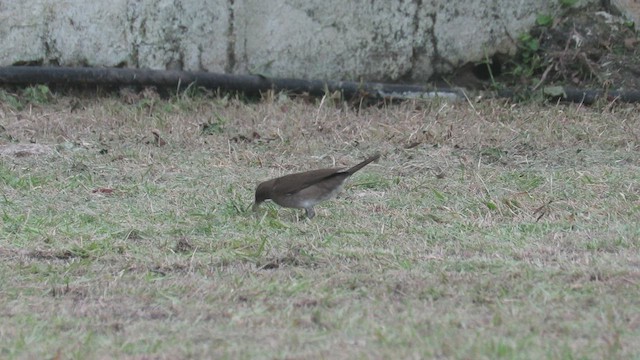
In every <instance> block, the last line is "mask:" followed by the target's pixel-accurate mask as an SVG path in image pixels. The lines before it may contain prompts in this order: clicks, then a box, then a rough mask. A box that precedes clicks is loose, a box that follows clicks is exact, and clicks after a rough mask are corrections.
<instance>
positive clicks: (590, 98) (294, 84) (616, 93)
mask: <svg viewBox="0 0 640 360" xmlns="http://www.w3.org/2000/svg"><path fill="white" fill-rule="evenodd" d="M0 84H15V85H33V84H59V85H107V86H109V85H111V86H131V85H134V86H157V87H171V88H176V89H185V88H187V87H188V86H189V85H191V84H194V85H197V86H202V87H205V88H208V89H214V90H215V89H220V90H223V91H238V92H243V93H245V94H247V95H258V94H260V93H261V92H265V91H268V90H275V91H287V92H291V93H308V94H310V95H312V96H322V95H324V94H326V93H327V91H329V92H334V91H341V92H342V94H343V95H344V96H345V97H347V98H352V97H356V96H361V97H367V98H378V99H415V98H433V97H445V98H453V99H464V98H465V97H466V95H465V93H464V92H463V91H462V90H461V89H456V88H436V89H434V88H431V87H427V86H423V85H404V84H384V83H369V82H354V81H322V80H301V79H279V78H268V77H264V76H258V75H228V74H216V73H209V72H189V71H178V70H166V71H164V70H143V69H121V68H69V67H43V66H7V67H0ZM494 95H496V96H498V97H506V98H517V97H518V96H520V95H522V94H520V93H516V92H514V91H512V90H508V89H507V90H501V91H499V92H497V93H496V94H494ZM547 97H548V98H550V99H559V100H561V101H569V102H575V103H584V104H592V103H593V102H595V101H596V100H598V99H602V98H604V99H607V100H609V101H614V100H617V101H622V102H631V103H635V102H639V101H640V90H628V91H620V90H609V91H605V90H590V89H576V88H570V87H567V88H562V89H561V91H559V94H554V95H552V94H547Z"/></svg>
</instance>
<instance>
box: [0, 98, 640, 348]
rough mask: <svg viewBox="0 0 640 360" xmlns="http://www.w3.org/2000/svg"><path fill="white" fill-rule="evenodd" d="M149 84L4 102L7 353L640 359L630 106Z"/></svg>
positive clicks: (0, 210)
mask: <svg viewBox="0 0 640 360" xmlns="http://www.w3.org/2000/svg"><path fill="white" fill-rule="evenodd" d="M40 93H42V91H40ZM153 95H154V94H153V92H149V91H147V92H144V93H143V94H142V95H141V96H142V98H135V97H133V98H131V96H129V97H127V98H126V99H125V98H124V96H116V95H109V94H107V95H100V96H73V95H57V94H53V93H49V92H47V99H46V101H45V100H43V101H32V102H29V101H23V102H21V101H22V100H21V97H20V96H14V95H12V94H8V93H5V94H4V95H3V96H2V97H0V99H4V98H7V99H12V101H10V102H3V103H2V104H0V125H2V128H0V146H2V147H3V148H6V146H11V145H14V144H15V143H19V144H30V143H36V144H39V145H43V146H48V147H50V148H51V149H52V152H51V153H50V154H46V153H43V154H39V155H31V156H29V155H28V153H24V152H22V153H13V155H12V153H11V152H8V153H6V152H5V155H3V156H0V187H1V188H2V196H1V197H0V258H1V259H2V261H1V262H0V284H2V286H1V287H0V357H2V358H82V359H85V358H114V357H117V358H148V357H152V358H202V357H213V358H391V357H393V358H433V357H440V358H462V359H464V358H473V359H483V358H485V359H494V358H508V359H520V358H522V359H531V358H549V359H558V358H561V359H597V358H638V357H640V345H639V344H638V341H637V339H638V337H639V336H640V315H639V314H640V300H638V299H639V298H638V291H639V290H640V287H639V282H640V268H639V266H640V256H639V255H638V254H639V251H638V250H639V246H640V240H639V239H640V225H638V221H637V219H638V218H639V215H640V185H639V184H640V169H639V164H640V141H639V136H640V131H639V130H638V129H640V121H639V119H640V115H638V114H640V112H638V108H637V106H632V105H614V106H610V105H608V104H603V105H602V106H595V107H592V108H585V107H582V106H579V105H546V106H542V105H535V104H510V103H505V102H498V101H486V102H483V103H475V104H469V103H445V102H439V101H415V102H406V103H402V104H397V105H385V106H381V107H368V108H358V109H355V108H353V107H351V106H350V105H348V104H343V103H340V102H339V101H335V100H331V101H329V100H326V101H323V102H320V101H318V102H315V101H306V100H304V99H295V98H294V99H291V98H288V97H285V96H280V95H278V96H275V95H273V94H267V95H265V97H264V99H262V100H261V101H259V102H248V101H241V100H239V99H237V98H234V97H232V96H207V95H197V94H196V95H193V94H191V95H189V96H187V95H178V96H174V97H172V98H170V99H167V100H162V99H160V98H159V97H154V96H153ZM154 131H155V132H156V133H157V134H159V135H160V137H161V139H162V140H163V142H164V145H163V146H160V144H159V142H158V140H157V139H156V138H155V137H154V135H153V132H154ZM376 151H380V152H382V153H383V157H382V158H381V159H380V160H379V161H378V162H377V163H374V164H371V165H369V166H367V167H366V168H365V169H363V170H362V171H361V172H359V173H358V174H357V175H356V176H354V177H353V178H352V179H351V180H350V182H349V183H348V184H347V185H346V187H345V189H344V190H343V192H342V193H341V195H340V196H339V197H338V199H335V200H332V201H328V202H325V203H322V204H321V205H319V206H318V207H317V209H316V211H317V213H318V215H317V216H316V218H314V219H313V220H312V221H308V220H305V219H303V217H302V214H301V212H297V211H294V210H289V209H281V208H278V207H277V206H275V205H272V204H266V206H263V207H262V208H261V211H260V212H258V213H255V214H254V213H251V212H250V211H247V208H248V207H249V205H250V204H251V201H252V197H253V191H254V189H255V186H256V185H257V183H258V182H259V181H261V180H265V179H267V178H270V177H274V176H278V175H282V174H286V173H291V172H295V171H303V170H308V169H313V168H318V167H326V166H349V165H352V164H355V163H356V162H358V161H359V160H361V159H363V158H365V157H366V156H367V155H370V154H372V153H374V152H376Z"/></svg>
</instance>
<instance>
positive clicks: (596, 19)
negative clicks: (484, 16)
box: [449, 4, 640, 93]
mask: <svg viewBox="0 0 640 360" xmlns="http://www.w3.org/2000/svg"><path fill="white" fill-rule="evenodd" d="M538 19H539V21H538V25H536V26H535V27H534V28H533V29H532V30H531V31H530V32H529V33H528V34H522V35H521V36H520V37H519V38H516V39H513V41H514V42H515V43H517V44H518V48H519V51H518V54H516V56H503V55H498V56H496V57H495V58H494V59H493V60H494V62H495V64H496V66H494V67H493V68H492V71H493V73H490V72H488V71H487V67H486V65H485V64H474V66H472V67H465V68H462V69H460V70H459V71H458V72H457V73H456V74H454V75H453V77H452V78H451V79H450V80H449V81H450V82H452V83H453V84H455V85H458V86H463V87H466V88H476V89H478V88H484V89H488V88H493V89H496V88H497V89H501V88H504V87H506V88H513V89H516V90H517V91H518V92H519V93H523V92H524V89H525V88H526V89H532V88H533V89H541V88H543V87H545V86H568V87H575V88H579V89H606V90H622V91H636V90H638V89H640V39H639V38H638V34H637V32H636V31H635V30H634V29H635V27H637V26H638V25H637V24H636V25H635V26H634V24H633V23H630V22H628V21H625V19H624V18H623V17H621V16H616V15H612V14H611V10H610V9H608V8H607V7H605V6H603V5H601V4H594V5H592V6H589V7H586V8H576V9H573V8H570V9H565V10H563V11H561V12H560V13H557V14H553V15H551V14H539V15H538ZM489 63H491V62H489ZM497 64H499V66H497ZM471 71H473V73H474V75H473V76H471V74H470V72H471ZM492 76H493V79H492ZM477 78H480V80H481V81H478V79H477Z"/></svg>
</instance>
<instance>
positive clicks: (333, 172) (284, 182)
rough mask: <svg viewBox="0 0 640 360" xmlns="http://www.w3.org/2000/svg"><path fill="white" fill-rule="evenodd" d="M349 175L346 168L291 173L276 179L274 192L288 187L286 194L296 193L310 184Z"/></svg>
mask: <svg viewBox="0 0 640 360" xmlns="http://www.w3.org/2000/svg"><path fill="white" fill-rule="evenodd" d="M349 175H350V174H349V173H348V172H346V171H344V168H335V169H320V170H311V171H307V172H303V173H298V174H290V175H285V176H283V177H281V178H278V179H276V181H275V183H274V184H273V190H274V192H283V191H281V189H282V190H284V189H286V194H288V195H290V194H295V193H297V192H298V191H300V190H302V189H306V188H308V187H309V186H312V185H316V184H318V183H319V182H322V181H324V180H327V179H328V178H332V177H336V176H344V177H348V176H349Z"/></svg>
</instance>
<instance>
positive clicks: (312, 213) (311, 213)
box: [305, 207, 316, 219]
mask: <svg viewBox="0 0 640 360" xmlns="http://www.w3.org/2000/svg"><path fill="white" fill-rule="evenodd" d="M305 210H306V211H307V217H308V218H309V219H313V217H314V216H316V211H315V210H313V207H308V208H305Z"/></svg>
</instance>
